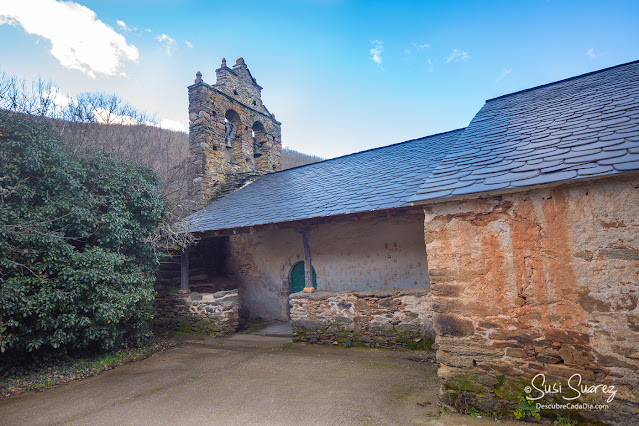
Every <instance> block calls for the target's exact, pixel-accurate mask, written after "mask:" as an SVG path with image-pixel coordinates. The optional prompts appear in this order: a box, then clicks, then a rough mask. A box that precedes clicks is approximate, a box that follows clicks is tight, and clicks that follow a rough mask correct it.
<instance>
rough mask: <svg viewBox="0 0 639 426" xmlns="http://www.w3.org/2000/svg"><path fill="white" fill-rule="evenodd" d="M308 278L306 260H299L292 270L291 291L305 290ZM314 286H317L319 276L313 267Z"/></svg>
mask: <svg viewBox="0 0 639 426" xmlns="http://www.w3.org/2000/svg"><path fill="white" fill-rule="evenodd" d="M304 287H306V280H305V278H304V262H297V263H296V264H295V266H293V270H292V271H291V293H297V292H299V291H302V290H304ZM313 287H315V288H317V277H316V276H315V268H313Z"/></svg>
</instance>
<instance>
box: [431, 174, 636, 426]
mask: <svg viewBox="0 0 639 426" xmlns="http://www.w3.org/2000/svg"><path fill="white" fill-rule="evenodd" d="M638 187H639V179H638V175H637V174H636V173H635V174H631V175H626V176H621V177H614V178H606V179H600V180H598V181H591V182H577V183H572V184H565V185H561V186H555V187H552V188H539V189H532V190H530V191H527V192H521V193H512V194H506V195H502V196H500V197H494V198H486V199H475V200H465V201H449V202H445V203H440V204H434V205H429V206H428V207H427V208H425V209H424V211H425V224H424V227H425V240H426V242H427V247H426V248H427V253H428V265H429V272H430V278H431V289H432V306H433V308H434V310H435V312H436V314H435V318H434V325H435V327H434V329H435V331H436V332H437V335H436V344H437V346H438V349H437V359H438V360H439V361H440V362H441V365H442V366H441V369H440V377H441V378H442V383H443V385H444V386H443V396H444V397H446V395H454V394H455V392H458V391H459V390H466V391H469V392H470V393H475V396H474V398H476V399H475V402H477V404H478V406H483V407H484V408H485V409H487V410H492V409H495V410H498V408H499V407H502V408H504V409H506V408H507V407H508V404H509V403H512V402H515V401H516V396H517V395H523V389H524V387H525V386H526V385H530V380H531V379H532V377H534V376H535V375H536V374H538V373H544V374H545V375H546V377H547V379H548V380H549V381H557V382H561V383H563V384H564V386H565V385H566V381H567V379H568V378H569V377H570V376H571V375H573V374H580V375H581V377H582V380H583V383H584V384H587V385H593V384H607V385H610V384H614V385H615V386H617V387H618V389H619V393H618V394H617V398H616V399H615V401H613V402H612V403H611V406H610V409H609V410H605V412H604V411H592V412H586V413H582V415H584V416H589V417H590V418H598V419H600V420H603V421H612V422H613V423H616V424H630V423H633V422H639V417H638V416H639V392H637V389H638V388H639V373H638V372H639V359H638V358H637V355H636V347H637V342H639V308H638V302H637V301H638V299H639V289H638V288H637V282H639V256H637V253H639V250H638V249H639V214H637V206H639V191H637V188H638ZM621 224H623V226H621ZM478 369H480V370H481V371H482V375H485V376H487V377H491V378H493V379H495V380H497V382H498V383H497V385H493V384H491V383H490V380H489V382H487V383H483V384H482V383H480V382H479V380H480V376H478V375H477V373H478ZM481 379H482V380H484V379H483V376H481ZM622 395H623V396H622ZM597 397H599V400H597V399H596V398H597ZM589 398H590V399H589V400H588V401H590V402H592V403H602V400H601V398H602V396H601V394H599V395H598V396H597V395H590V396H589ZM500 401H501V402H505V403H506V404H502V403H500ZM584 401H586V400H584ZM548 402H552V401H548ZM603 402H604V403H605V401H603ZM620 419H624V420H620Z"/></svg>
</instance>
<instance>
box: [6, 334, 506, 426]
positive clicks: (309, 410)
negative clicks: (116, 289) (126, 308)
mask: <svg viewBox="0 0 639 426" xmlns="http://www.w3.org/2000/svg"><path fill="white" fill-rule="evenodd" d="M263 334H271V333H262V335H260V334H257V333H256V334H238V335H235V336H232V337H230V338H225V339H215V338H208V337H207V338H204V337H201V338H199V339H194V338H189V339H188V340H186V341H185V342H184V345H183V346H181V347H178V348H174V349H171V350H168V351H166V352H163V353H160V354H156V355H154V356H152V357H150V358H148V359H146V360H144V361H141V362H137V363H133V364H129V365H125V366H122V367H118V368H116V369H114V370H111V371H107V372H104V373H102V374H100V375H98V376H95V377H91V378H87V379H84V380H78V381H75V382H71V383H68V384H66V385H62V386H59V387H56V388H53V389H49V390H47V391H45V392H29V393H25V394H22V395H17V396H14V397H11V398H7V399H5V400H3V401H0V424H2V425H24V424H28V425H36V424H53V423H59V422H64V423H68V424H92V425H121V424H136V425H138V424H141V425H144V424H148V425H151V424H152V425H178V424H220V425H249V424H250V425H252V424H258V425H325V424H326V425H335V424H348V425H351V424H352V425H371V424H374V425H393V424H401V425H404V424H449V425H461V424H468V425H473V424H495V423H494V421H493V420H488V419H473V418H470V417H469V416H458V415H451V414H447V415H443V416H441V417H438V416H439V413H440V409H439V407H438V406H437V392H438V389H439V383H438V380H437V374H436V367H435V366H433V365H432V364H431V363H429V362H420V361H421V360H425V359H427V358H428V356H429V354H427V353H425V352H400V351H388V350H370V349H344V348H338V347H326V346H316V345H307V344H298V343H296V344H293V343H290V339H289V338H286V337H273V336H271V335H263Z"/></svg>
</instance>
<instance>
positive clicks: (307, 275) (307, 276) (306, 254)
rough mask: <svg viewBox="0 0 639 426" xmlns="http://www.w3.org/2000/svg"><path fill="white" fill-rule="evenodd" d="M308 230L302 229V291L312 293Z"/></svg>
mask: <svg viewBox="0 0 639 426" xmlns="http://www.w3.org/2000/svg"><path fill="white" fill-rule="evenodd" d="M309 232H310V231H308V230H303V231H302V244H303V245H304V284H305V286H304V290H303V291H304V292H305V293H312V292H314V291H315V287H313V264H312V263H311V241H310V237H309V235H308V234H309Z"/></svg>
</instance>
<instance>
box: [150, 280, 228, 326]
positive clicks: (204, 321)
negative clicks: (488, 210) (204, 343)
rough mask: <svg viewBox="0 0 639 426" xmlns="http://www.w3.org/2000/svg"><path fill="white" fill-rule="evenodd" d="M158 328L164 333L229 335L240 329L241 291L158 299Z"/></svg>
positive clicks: (170, 295) (156, 320)
mask: <svg viewBox="0 0 639 426" xmlns="http://www.w3.org/2000/svg"><path fill="white" fill-rule="evenodd" d="M155 308H156V318H155V320H154V323H155V324H154V325H155V328H156V329H157V330H160V331H177V332H184V333H191V332H200V333H213V334H216V335H227V334H231V333H234V332H235V331H236V330H237V326H238V318H239V315H238V312H239V297H238V294H237V290H230V291H218V292H216V293H196V292H189V293H185V294H179V293H166V294H163V295H158V297H157V298H156V304H155Z"/></svg>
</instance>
